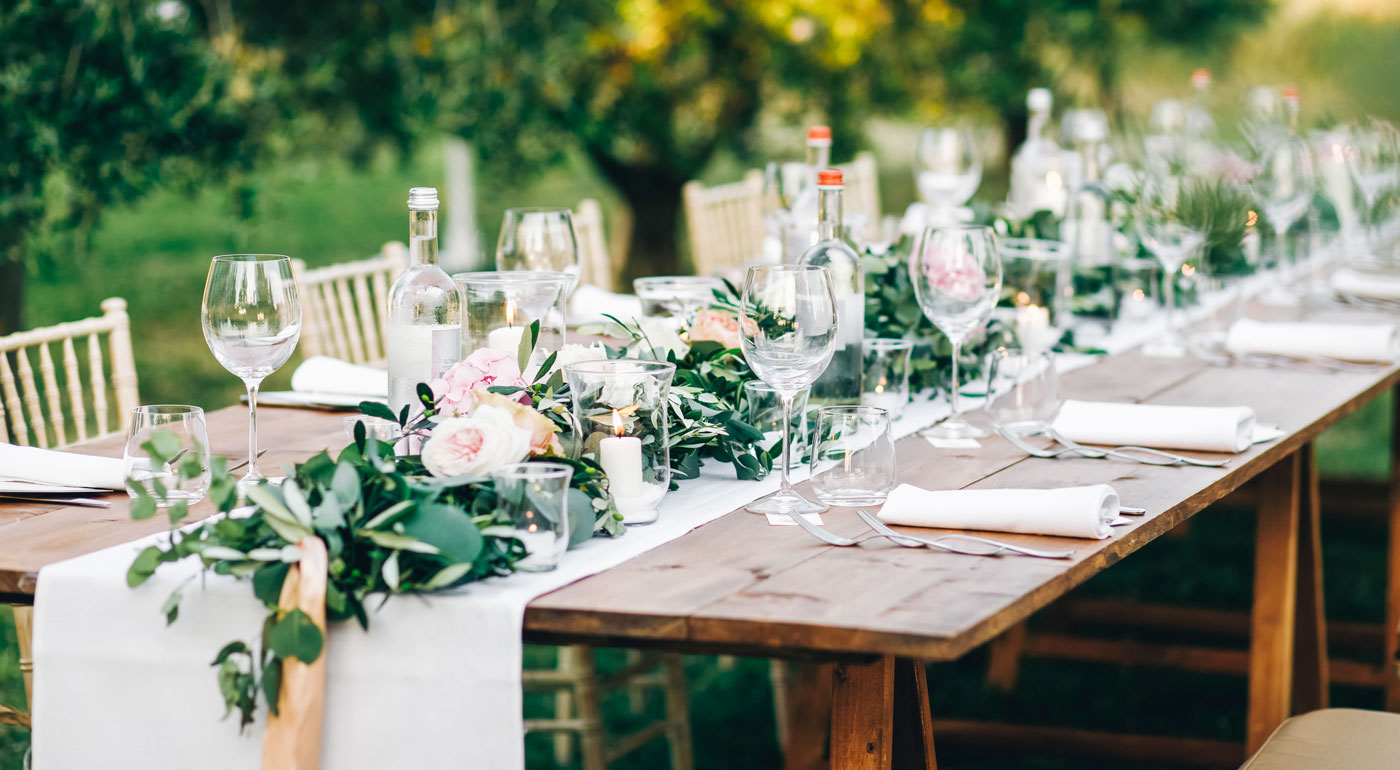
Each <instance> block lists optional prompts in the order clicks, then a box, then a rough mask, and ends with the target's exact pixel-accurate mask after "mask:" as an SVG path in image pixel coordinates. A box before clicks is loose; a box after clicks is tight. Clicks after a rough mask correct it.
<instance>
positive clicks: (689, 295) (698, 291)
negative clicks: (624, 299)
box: [632, 275, 724, 322]
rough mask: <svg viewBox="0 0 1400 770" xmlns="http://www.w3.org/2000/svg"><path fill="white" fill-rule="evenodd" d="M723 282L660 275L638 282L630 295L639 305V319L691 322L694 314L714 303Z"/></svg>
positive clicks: (698, 276) (702, 277) (710, 279)
mask: <svg viewBox="0 0 1400 770" xmlns="http://www.w3.org/2000/svg"><path fill="white" fill-rule="evenodd" d="M723 289H724V281H721V280H720V279H718V278H710V277H708V276H703V275H659V276H653V277H651V278H637V279H635V280H633V281H632V291H633V292H635V293H636V295H637V299H640V300H641V301H642V315H646V316H660V317H662V318H683V319H685V320H686V321H687V322H689V321H691V320H693V318H694V316H695V311H696V310H699V309H701V308H703V307H705V306H706V305H709V304H710V303H711V302H713V301H714V299H715V291H716V290H723Z"/></svg>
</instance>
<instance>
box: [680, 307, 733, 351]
mask: <svg viewBox="0 0 1400 770" xmlns="http://www.w3.org/2000/svg"><path fill="white" fill-rule="evenodd" d="M702 340H710V341H713V342H718V343H719V344H721V345H723V346H724V347H726V348H737V347H739V320H738V319H736V318H735V317H734V316H733V315H732V314H730V313H726V312H724V311H722V310H697V311H695V323H693V324H691V325H690V341H691V342H700V341H702Z"/></svg>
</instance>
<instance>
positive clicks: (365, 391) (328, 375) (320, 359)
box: [292, 356, 389, 398]
mask: <svg viewBox="0 0 1400 770" xmlns="http://www.w3.org/2000/svg"><path fill="white" fill-rule="evenodd" d="M292 390H295V391H298V392H303V393H335V394H337V395H342V396H365V397H367V398H384V397H385V396H386V395H387V394H388V393H389V373H388V372H386V371H384V370H383V369H375V368H374V367H372V366H360V365H359V364H352V363H349V362H346V361H341V360H340V359H338V358H331V357H330V356H312V357H311V358H308V359H306V360H305V361H303V362H302V363H301V366H298V367H297V370H296V371H295V372H293V373H292Z"/></svg>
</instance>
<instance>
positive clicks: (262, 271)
mask: <svg viewBox="0 0 1400 770" xmlns="http://www.w3.org/2000/svg"><path fill="white" fill-rule="evenodd" d="M202 320H203V323H202V326H203V329H204V341H205V342H206V343H208V345H209V350H211V351H212V352H213V353H214V358H216V359H218V361H219V363H220V364H221V365H222V366H223V367H224V368H225V369H227V370H229V372H230V373H232V374H233V375H234V376H235V377H237V378H239V379H240V380H243V384H244V386H245V387H247V389H248V472H247V473H245V474H244V475H243V478H241V479H239V481H238V485H239V488H240V489H242V488H244V487H246V486H248V485H253V484H257V483H258V482H259V481H262V480H263V479H264V478H265V477H264V476H263V475H262V473H261V472H260V471H259V470H258V386H259V385H261V384H262V381H263V379H264V378H266V377H267V376H268V375H269V374H272V373H273V372H275V371H277V370H278V369H280V368H281V367H282V364H285V363H286V362H287V359H288V358H290V357H291V355H292V351H293V350H295V349H296V346H297V339H298V338H300V337H301V300H300V298H298V296H297V285H296V281H295V279H293V278H292V261H291V259H289V258H287V257H283V256H278V255H275V254H230V255H227V256H222V257H214V260H213V262H212V263H211V264H210V265H209V277H208V279H206V280H205V282H204V307H203V314H202Z"/></svg>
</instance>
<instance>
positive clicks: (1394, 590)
mask: <svg viewBox="0 0 1400 770" xmlns="http://www.w3.org/2000/svg"><path fill="white" fill-rule="evenodd" d="M1390 408H1391V423H1390V501H1389V502H1390V510H1389V511H1387V517H1386V518H1387V525H1388V528H1389V530H1390V534H1389V538H1388V540H1389V542H1388V546H1389V547H1388V548H1387V549H1386V583H1385V625H1384V626H1383V627H1382V629H1381V632H1382V633H1383V634H1384V635H1385V655H1384V657H1383V658H1382V660H1381V667H1382V670H1384V671H1385V674H1386V676H1385V708H1386V710H1387V711H1400V387H1397V388H1396V389H1395V390H1394V391H1392V394H1391V407H1390Z"/></svg>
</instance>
